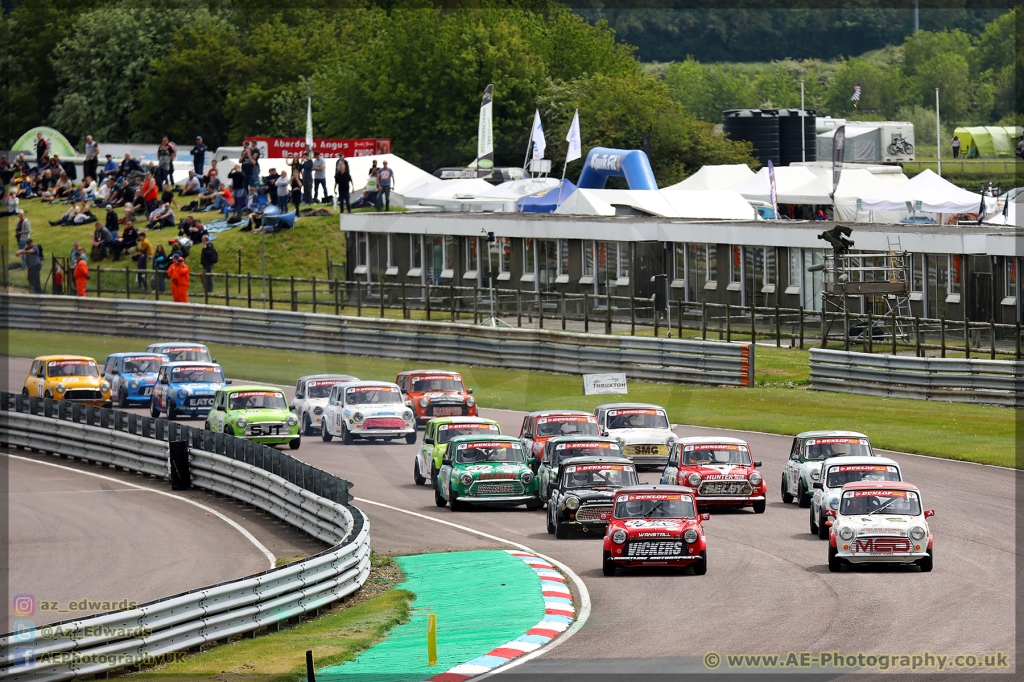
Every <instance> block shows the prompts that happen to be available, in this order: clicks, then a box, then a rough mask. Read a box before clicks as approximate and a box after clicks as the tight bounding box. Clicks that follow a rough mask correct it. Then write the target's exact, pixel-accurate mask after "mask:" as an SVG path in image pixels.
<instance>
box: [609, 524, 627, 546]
mask: <svg viewBox="0 0 1024 682" xmlns="http://www.w3.org/2000/svg"><path fill="white" fill-rule="evenodd" d="M625 541H626V531H624V530H622V529H621V528H620V529H618V530H617V531H615V532H614V533H612V542H614V543H615V544H616V545H621V544H622V543H624V542H625Z"/></svg>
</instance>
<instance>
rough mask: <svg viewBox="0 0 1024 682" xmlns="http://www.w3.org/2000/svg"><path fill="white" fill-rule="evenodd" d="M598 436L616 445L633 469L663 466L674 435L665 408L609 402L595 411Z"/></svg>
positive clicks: (674, 437)
mask: <svg viewBox="0 0 1024 682" xmlns="http://www.w3.org/2000/svg"><path fill="white" fill-rule="evenodd" d="M594 415H595V416H596V417H597V423H598V426H599V427H600V428H601V435H603V436H608V437H610V438H614V439H615V440H617V441H618V442H619V447H620V448H621V449H622V454H623V455H624V456H626V457H628V458H629V459H631V460H633V463H634V464H635V465H636V466H652V467H659V468H660V467H663V466H665V463H666V462H667V461H668V453H669V450H671V449H672V444H673V443H674V442H675V440H676V434H675V433H673V431H672V424H669V421H668V414H667V413H666V412H665V408H663V407H659V406H658V405H648V404H646V403H609V404H606V405H598V406H597V408H596V409H595V410H594Z"/></svg>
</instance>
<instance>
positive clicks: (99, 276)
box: [4, 263, 103, 298]
mask: <svg viewBox="0 0 1024 682" xmlns="http://www.w3.org/2000/svg"><path fill="white" fill-rule="evenodd" d="M4 267H7V266H6V265H4ZM102 282H103V266H102V265H99V264H98V263H97V265H96V298H100V297H102V296H103V284H102Z"/></svg>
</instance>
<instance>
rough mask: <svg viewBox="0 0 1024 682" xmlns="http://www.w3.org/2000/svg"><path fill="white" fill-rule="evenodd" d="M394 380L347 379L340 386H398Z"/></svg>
mask: <svg viewBox="0 0 1024 682" xmlns="http://www.w3.org/2000/svg"><path fill="white" fill-rule="evenodd" d="M397 385H398V384H396V383H395V382H393V381H371V380H370V379H365V380H363V379H359V380H356V381H346V382H345V383H342V384H338V386H397Z"/></svg>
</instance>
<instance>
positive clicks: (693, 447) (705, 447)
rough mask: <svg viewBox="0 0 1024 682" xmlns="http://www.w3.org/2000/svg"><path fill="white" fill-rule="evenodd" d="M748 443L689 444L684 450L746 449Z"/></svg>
mask: <svg viewBox="0 0 1024 682" xmlns="http://www.w3.org/2000/svg"><path fill="white" fill-rule="evenodd" d="M746 449H747V446H746V445H710V444H709V445H687V446H686V447H684V448H683V450H746Z"/></svg>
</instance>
